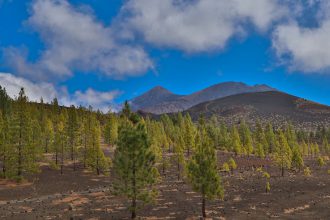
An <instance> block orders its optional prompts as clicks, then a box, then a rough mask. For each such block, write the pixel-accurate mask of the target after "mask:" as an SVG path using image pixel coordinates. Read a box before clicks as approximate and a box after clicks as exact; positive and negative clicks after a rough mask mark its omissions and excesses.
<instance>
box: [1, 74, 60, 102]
mask: <svg viewBox="0 0 330 220" xmlns="http://www.w3.org/2000/svg"><path fill="white" fill-rule="evenodd" d="M0 85H1V86H2V87H5V88H6V90H7V93H8V95H9V96H10V97H12V98H15V97H17V95H18V93H19V91H20V89H21V88H22V87H23V88H24V89H25V93H26V95H27V96H28V97H29V100H31V101H40V98H41V96H43V99H44V101H45V102H50V101H51V100H52V99H53V98H54V97H56V96H57V91H56V89H55V87H54V86H53V85H52V84H50V83H44V82H42V83H33V82H31V81H29V80H27V79H24V78H21V77H16V76H14V75H12V74H10V73H0Z"/></svg>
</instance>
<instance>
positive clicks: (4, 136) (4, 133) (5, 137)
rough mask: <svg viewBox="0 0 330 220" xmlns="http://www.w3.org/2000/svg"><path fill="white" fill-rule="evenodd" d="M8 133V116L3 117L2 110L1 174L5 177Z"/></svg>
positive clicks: (0, 118)
mask: <svg viewBox="0 0 330 220" xmlns="http://www.w3.org/2000/svg"><path fill="white" fill-rule="evenodd" d="M0 88H1V87H0ZM8 135H9V133H8V123H7V117H3V115H2V111H1V110H0V161H1V164H2V169H1V171H2V174H1V175H0V176H2V177H4V178H6V165H7V160H8V158H7V157H8V139H9V137H8Z"/></svg>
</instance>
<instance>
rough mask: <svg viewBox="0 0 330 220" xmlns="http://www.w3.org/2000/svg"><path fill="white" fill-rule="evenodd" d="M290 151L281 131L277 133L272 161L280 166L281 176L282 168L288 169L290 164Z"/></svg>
mask: <svg viewBox="0 0 330 220" xmlns="http://www.w3.org/2000/svg"><path fill="white" fill-rule="evenodd" d="M291 160H292V151H291V148H290V146H289V144H288V142H287V139H286V137H285V135H284V134H283V132H282V131H280V133H279V137H278V144H277V146H276V150H275V154H274V161H275V163H276V164H277V165H278V166H279V167H280V168H281V171H282V176H283V175H284V169H285V168H287V169H290V168H291V165H292V161H291Z"/></svg>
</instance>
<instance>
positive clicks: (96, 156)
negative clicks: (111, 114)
mask: <svg viewBox="0 0 330 220" xmlns="http://www.w3.org/2000/svg"><path fill="white" fill-rule="evenodd" d="M90 132H91V134H90V138H91V140H90V141H89V144H90V145H89V146H88V147H87V158H86V165H87V167H89V168H90V169H92V170H95V171H96V173H97V175H100V173H101V172H103V173H105V172H106V171H107V170H108V169H109V166H110V163H111V161H110V158H106V156H105V155H104V153H103V151H102V149H101V143H100V141H101V127H100V123H99V121H98V120H96V118H95V116H92V118H91V130H90ZM105 174H106V173H105Z"/></svg>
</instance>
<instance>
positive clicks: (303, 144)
mask: <svg viewBox="0 0 330 220" xmlns="http://www.w3.org/2000/svg"><path fill="white" fill-rule="evenodd" d="M301 149H302V154H303V156H308V154H309V152H308V145H307V144H306V142H305V141H302V143H301Z"/></svg>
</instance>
